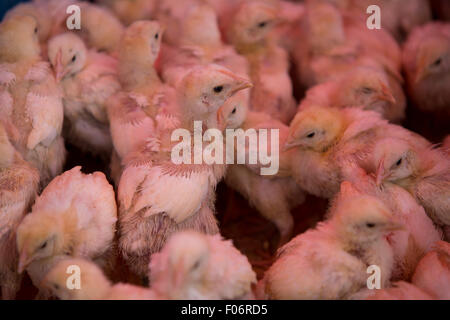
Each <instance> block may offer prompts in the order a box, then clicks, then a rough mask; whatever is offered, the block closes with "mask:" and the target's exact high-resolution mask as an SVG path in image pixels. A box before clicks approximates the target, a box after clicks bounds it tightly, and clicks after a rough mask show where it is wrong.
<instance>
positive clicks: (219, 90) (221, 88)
mask: <svg viewBox="0 0 450 320" xmlns="http://www.w3.org/2000/svg"><path fill="white" fill-rule="evenodd" d="M222 90H223V86H217V87H214V92H215V93H219V92H222Z"/></svg>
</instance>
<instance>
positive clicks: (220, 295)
mask: <svg viewBox="0 0 450 320" xmlns="http://www.w3.org/2000/svg"><path fill="white" fill-rule="evenodd" d="M150 278H151V283H152V289H153V290H155V291H156V292H157V293H158V294H162V295H163V296H166V297H168V298H169V299H175V300H191V299H194V300H209V299H212V300H218V299H222V300H229V299H232V300H237V299H251V298H252V297H253V293H252V289H251V286H252V284H254V283H256V274H255V272H254V271H253V270H252V267H251V265H250V263H249V261H248V259H247V257H246V256H244V255H243V254H242V253H240V252H239V251H238V250H237V249H236V248H235V247H234V246H233V244H232V242H231V241H230V240H224V239H222V237H221V236H220V235H214V236H211V235H205V234H202V233H199V232H194V231H181V232H177V233H176V234H174V235H173V236H171V237H170V239H169V240H168V241H167V244H166V245H165V246H164V247H163V249H162V250H161V252H159V253H155V254H153V255H152V257H151V262H150Z"/></svg>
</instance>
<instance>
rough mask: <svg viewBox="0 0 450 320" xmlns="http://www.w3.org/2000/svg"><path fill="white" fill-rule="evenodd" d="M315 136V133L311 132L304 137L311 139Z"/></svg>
mask: <svg viewBox="0 0 450 320" xmlns="http://www.w3.org/2000/svg"><path fill="white" fill-rule="evenodd" d="M315 135H316V133H315V132H311V133H308V134H307V135H306V137H307V138H313V137H314V136H315Z"/></svg>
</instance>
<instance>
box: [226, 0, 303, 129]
mask: <svg viewBox="0 0 450 320" xmlns="http://www.w3.org/2000/svg"><path fill="white" fill-rule="evenodd" d="M278 23H279V18H278V11H277V10H276V8H274V7H272V6H271V5H269V4H266V3H264V2H248V3H243V4H242V5H241V6H239V8H238V9H237V11H236V13H235V14H234V16H233V18H232V19H231V21H230V26H229V27H228V29H227V38H228V40H229V41H230V42H231V43H232V44H233V45H234V47H235V48H236V49H237V51H238V52H239V53H240V54H242V55H244V56H245V57H246V58H247V60H248V62H249V64H250V76H251V79H252V82H253V84H254V87H253V89H252V92H251V102H250V103H251V109H252V110H254V111H260V112H265V113H267V114H269V115H270V116H272V117H273V118H275V119H278V120H280V121H282V122H284V123H289V122H290V120H291V119H292V117H293V116H294V114H295V108H296V102H295V99H294V97H293V92H292V91H293V89H292V82H291V79H290V77H289V60H288V54H287V52H286V50H285V49H283V48H282V47H281V46H278V44H277V43H276V42H275V41H274V40H273V39H272V38H271V37H270V32H271V31H272V30H273V28H274V27H275V26H276V25H277V24H278Z"/></svg>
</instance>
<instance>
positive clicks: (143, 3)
mask: <svg viewBox="0 0 450 320" xmlns="http://www.w3.org/2000/svg"><path fill="white" fill-rule="evenodd" d="M98 2H99V3H100V4H102V5H105V6H107V7H108V8H110V9H111V10H112V12H114V13H115V15H116V16H117V17H118V18H119V19H120V21H122V23H123V24H124V25H126V26H128V25H130V24H132V23H133V22H135V21H138V20H149V19H151V18H152V17H153V15H154V13H155V9H156V5H157V1H156V0H137V1H136V0H125V1H123V0H99V1H98Z"/></svg>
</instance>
